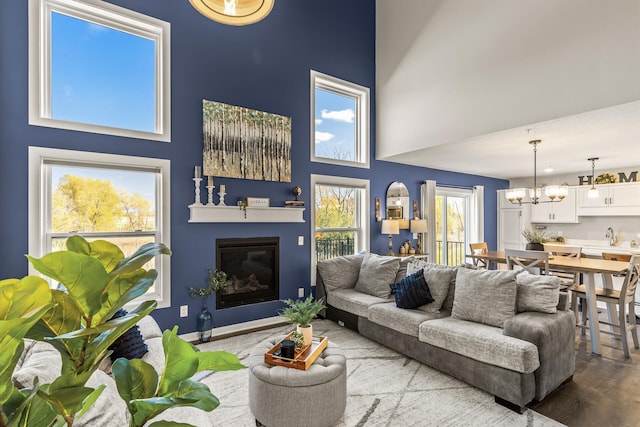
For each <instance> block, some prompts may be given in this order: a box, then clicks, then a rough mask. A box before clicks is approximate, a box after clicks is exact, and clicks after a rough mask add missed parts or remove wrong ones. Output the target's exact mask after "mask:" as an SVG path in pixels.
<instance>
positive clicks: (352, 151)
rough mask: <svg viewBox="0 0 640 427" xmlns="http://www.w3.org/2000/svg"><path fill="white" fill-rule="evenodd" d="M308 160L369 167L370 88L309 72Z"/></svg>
mask: <svg viewBox="0 0 640 427" xmlns="http://www.w3.org/2000/svg"><path fill="white" fill-rule="evenodd" d="M311 161H312V162H323V163H333V164H338V165H345V166H357V167H362V168H369V89H368V88H366V87H363V86H359V85H356V84H354V83H350V82H347V81H344V80H340V79H337V78H335V77H331V76H328V75H325V74H321V73H318V72H317V71H311Z"/></svg>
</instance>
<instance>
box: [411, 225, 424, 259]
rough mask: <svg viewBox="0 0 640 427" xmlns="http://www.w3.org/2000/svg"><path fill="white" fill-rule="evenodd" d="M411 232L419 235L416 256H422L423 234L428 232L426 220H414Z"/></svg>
mask: <svg viewBox="0 0 640 427" xmlns="http://www.w3.org/2000/svg"><path fill="white" fill-rule="evenodd" d="M411 232H412V233H417V234H418V243H417V244H416V255H422V233H426V232H427V220H426V219H417V218H416V219H412V220H411Z"/></svg>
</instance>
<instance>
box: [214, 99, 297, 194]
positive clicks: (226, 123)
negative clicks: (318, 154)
mask: <svg viewBox="0 0 640 427" xmlns="http://www.w3.org/2000/svg"><path fill="white" fill-rule="evenodd" d="M202 133H203V150H202V157H203V166H204V173H205V174H206V175H213V174H214V173H215V174H216V175H217V176H223V177H229V178H244V179H259V180H262V181H280V182H291V117H285V116H280V115H278V114H271V113H265V112H262V111H256V110H251V109H248V108H243V107H236V106H233V105H227V104H223V103H220V102H215V101H207V100H203V101H202Z"/></svg>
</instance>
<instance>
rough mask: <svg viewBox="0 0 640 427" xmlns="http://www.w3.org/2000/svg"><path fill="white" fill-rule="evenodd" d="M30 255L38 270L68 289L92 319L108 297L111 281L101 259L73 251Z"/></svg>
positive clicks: (85, 313) (87, 316)
mask: <svg viewBox="0 0 640 427" xmlns="http://www.w3.org/2000/svg"><path fill="white" fill-rule="evenodd" d="M27 258H28V259H29V261H30V262H31V264H32V265H33V267H34V268H35V269H36V270H38V271H39V272H40V273H42V274H44V275H45V276H48V277H51V278H52V279H54V280H56V281H58V282H60V283H62V284H63V285H64V286H65V287H66V288H67V290H68V291H69V295H71V296H72V297H73V298H74V299H75V300H76V303H77V304H78V306H79V307H80V309H82V311H83V314H84V317H86V318H90V317H92V316H93V315H95V314H96V313H98V312H99V311H100V308H101V307H102V302H103V301H104V300H105V299H106V298H107V296H106V293H103V291H104V289H105V288H106V286H107V283H109V275H108V274H107V272H106V270H105V269H104V267H103V266H102V264H101V263H100V261H98V260H97V259H94V258H92V257H90V256H87V255H83V254H78V253H76V252H71V251H58V252H52V253H49V254H46V255H45V256H43V257H42V258H40V259H37V258H33V257H31V256H29V255H27Z"/></svg>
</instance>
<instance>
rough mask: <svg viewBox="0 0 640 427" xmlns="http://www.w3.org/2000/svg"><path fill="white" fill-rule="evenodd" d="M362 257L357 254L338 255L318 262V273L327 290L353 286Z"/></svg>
mask: <svg viewBox="0 0 640 427" xmlns="http://www.w3.org/2000/svg"><path fill="white" fill-rule="evenodd" d="M363 259H364V257H362V256H359V255H348V256H339V257H335V258H331V259H326V260H322V261H320V262H318V265H317V268H318V274H320V277H321V278H322V283H324V286H325V288H326V289H327V290H328V291H334V290H336V289H348V288H353V287H354V286H355V284H356V282H357V281H358V275H359V274H360V267H361V266H362V260H363Z"/></svg>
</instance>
